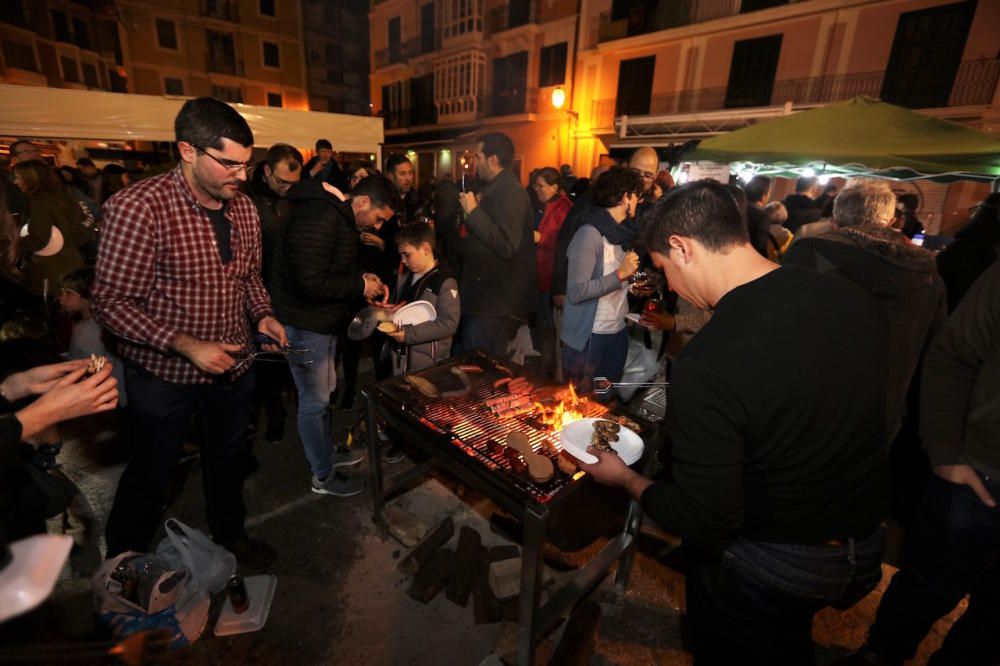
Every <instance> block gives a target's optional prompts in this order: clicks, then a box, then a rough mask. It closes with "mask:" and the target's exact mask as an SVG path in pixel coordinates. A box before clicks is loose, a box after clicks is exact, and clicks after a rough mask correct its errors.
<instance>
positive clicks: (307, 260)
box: [271, 180, 364, 333]
mask: <svg viewBox="0 0 1000 666" xmlns="http://www.w3.org/2000/svg"><path fill="white" fill-rule="evenodd" d="M288 199H289V200H290V201H291V202H293V203H294V204H295V208H294V210H293V211H292V214H291V216H290V217H289V218H288V222H287V223H286V224H285V232H284V237H283V241H282V244H281V256H280V257H279V258H278V260H277V270H276V271H275V272H274V276H273V277H274V284H273V285H272V291H271V300H272V301H273V304H274V310H275V314H277V316H278V320H279V321H281V323H283V324H287V325H289V326H294V327H296V328H301V329H305V330H308V331H314V332H316V333H340V332H341V331H342V330H343V329H344V327H345V326H346V325H347V322H348V321H349V320H350V317H351V316H352V315H353V314H354V313H353V312H351V308H350V303H352V302H355V301H356V300H357V298H358V297H360V296H361V295H362V294H363V293H364V280H363V279H362V277H361V271H360V270H358V267H357V255H358V232H357V231H356V230H355V228H354V213H353V212H352V210H351V204H350V203H344V202H341V201H340V200H338V199H336V198H335V197H333V196H331V195H330V194H328V193H327V192H326V191H325V190H324V189H323V184H322V183H321V182H320V181H316V180H310V181H305V182H302V183H299V184H298V185H296V186H295V187H293V188H292V189H291V190H289V192H288Z"/></svg>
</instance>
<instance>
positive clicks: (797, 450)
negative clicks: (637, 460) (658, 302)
mask: <svg viewBox="0 0 1000 666" xmlns="http://www.w3.org/2000/svg"><path fill="white" fill-rule="evenodd" d="M645 236H646V243H647V246H648V248H649V251H650V256H651V258H652V260H653V263H654V265H655V266H656V267H657V268H658V269H660V270H662V271H663V272H664V273H665V275H666V278H667V282H668V284H669V285H670V288H671V289H673V290H674V291H676V292H677V293H678V294H679V295H680V296H681V297H682V298H684V299H686V300H688V301H690V302H691V303H693V304H695V305H696V306H697V307H699V308H701V309H704V310H712V311H713V316H712V319H711V320H710V321H709V323H708V324H706V325H705V327H704V328H703V329H702V330H701V331H700V332H699V333H698V334H697V335H696V336H695V337H694V338H693V339H692V340H691V342H690V343H689V344H688V346H687V347H686V348H685V349H684V351H683V352H682V353H681V354H680V356H679V357H678V358H677V360H676V362H675V363H674V365H673V371H672V376H671V378H670V379H671V390H670V409H669V413H668V419H669V420H668V426H669V436H670V439H671V440H672V443H673V459H672V469H671V474H670V478H669V480H655V481H654V480H651V479H648V478H645V477H643V476H641V475H639V474H637V473H636V472H634V471H632V470H631V469H629V468H628V467H627V466H625V464H624V463H623V462H622V461H621V459H619V458H618V456H617V455H615V454H614V453H611V452H607V451H598V450H596V449H594V448H591V449H590V452H591V453H593V454H594V455H595V456H596V457H597V458H598V462H597V463H595V464H592V465H589V464H582V465H581V467H582V468H583V469H584V470H586V471H587V472H589V473H590V474H592V475H593V476H594V478H596V479H597V480H598V481H600V482H603V483H607V484H610V485H617V486H620V487H622V488H624V489H625V490H626V491H627V492H628V493H629V494H630V495H632V496H633V497H635V498H637V499H639V500H641V502H642V506H643V508H644V510H645V511H646V512H647V513H648V514H649V516H650V517H651V518H652V519H653V520H655V521H656V522H657V523H658V524H659V525H660V526H661V527H662V528H663V529H666V530H668V531H670V532H673V533H675V534H678V535H680V536H681V537H682V538H683V543H684V552H685V555H686V567H685V583H686V587H687V592H686V596H687V616H688V619H689V621H690V625H691V629H692V637H693V646H692V647H693V652H694V656H695V662H696V663H711V664H716V663H718V664H727V663H743V664H746V663H752V664H792V663H794V664H802V663H813V662H814V659H815V658H814V655H813V645H812V640H811V636H810V630H811V625H812V617H813V615H814V614H815V613H816V612H817V611H819V610H820V609H822V608H824V607H826V606H833V607H836V608H847V607H849V606H851V605H853V604H854V603H856V602H857V601H858V600H860V599H861V598H862V597H864V596H865V595H866V594H867V593H868V592H869V591H871V590H872V589H873V588H874V587H875V585H876V584H877V583H878V581H879V579H880V578H881V556H882V545H883V538H884V528H883V527H882V521H883V519H884V518H885V515H886V513H887V504H888V499H887V488H886V481H887V474H886V468H885V456H886V452H887V448H888V445H887V441H886V433H885V399H886V397H885V396H886V349H887V339H886V323H885V321H884V316H883V315H882V313H881V312H880V310H879V308H878V305H877V304H876V303H875V302H874V301H873V300H872V299H871V298H870V297H869V296H868V295H867V294H865V293H864V292H863V291H861V290H860V289H858V288H856V287H855V286H854V285H853V284H850V283H849V282H847V281H845V280H841V279H839V278H835V277H831V276H826V275H821V274H819V273H814V272H810V271H806V270H803V269H800V268H797V267H787V266H786V267H779V266H778V265H777V264H774V263H773V262H771V261H769V260H768V259H766V258H765V257H762V256H761V255H760V254H758V253H757V252H756V251H755V250H754V249H753V247H752V246H751V245H750V242H749V238H748V236H747V229H746V225H745V224H744V222H743V219H742V216H741V215H740V212H739V209H738V207H737V204H736V201H735V200H734V199H733V197H732V195H731V194H730V192H729V191H728V189H727V188H726V187H725V186H724V185H720V184H718V183H715V182H713V181H698V182H694V183H690V184H688V185H685V186H683V187H680V188H678V189H677V190H674V191H673V192H671V193H670V194H669V195H667V196H666V197H664V198H663V199H661V200H660V201H659V202H658V203H657V204H656V206H655V207H654V209H653V210H652V211H651V213H650V217H649V218H648V222H647V228H646V232H645ZM779 357H780V358H781V359H782V366H783V367H782V368H781V372H776V371H775V366H774V359H775V358H779Z"/></svg>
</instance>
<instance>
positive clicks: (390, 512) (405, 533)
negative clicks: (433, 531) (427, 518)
mask: <svg viewBox="0 0 1000 666" xmlns="http://www.w3.org/2000/svg"><path fill="white" fill-rule="evenodd" d="M385 521H386V525H387V526H388V528H389V534H391V535H392V538H394V539H395V540H396V541H398V542H399V543H401V544H403V545H404V546H406V547H407V548H412V547H414V546H416V545H417V544H418V543H420V540H421V539H423V538H424V537H425V536H427V525H425V524H424V522H423V521H422V520H420V519H419V518H417V517H416V516H415V515H414V514H413V513H411V512H409V511H407V510H406V509H403V508H401V507H398V506H389V507H386V509H385Z"/></svg>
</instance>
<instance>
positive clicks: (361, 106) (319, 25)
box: [302, 0, 371, 116]
mask: <svg viewBox="0 0 1000 666" xmlns="http://www.w3.org/2000/svg"><path fill="white" fill-rule="evenodd" d="M302 30H303V36H304V38H305V54H306V66H307V74H308V88H309V108H310V109H312V110H313V111H329V112H330V113H350V114H355V115H364V116H367V115H369V114H370V113H371V104H370V101H369V93H368V70H369V63H368V0H337V1H336V2H330V1H329V0H303V1H302Z"/></svg>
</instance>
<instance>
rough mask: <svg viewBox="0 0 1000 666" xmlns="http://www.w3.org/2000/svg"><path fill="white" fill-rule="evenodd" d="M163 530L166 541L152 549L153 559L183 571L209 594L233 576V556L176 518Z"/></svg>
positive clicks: (220, 587)
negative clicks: (154, 555) (154, 550)
mask: <svg viewBox="0 0 1000 666" xmlns="http://www.w3.org/2000/svg"><path fill="white" fill-rule="evenodd" d="M164 527H165V528H166V530H167V538H166V539H164V540H163V541H161V542H160V545H158V546H157V547H156V557H157V558H158V559H160V560H162V561H163V563H164V564H166V565H167V566H168V567H170V568H171V569H183V570H185V571H187V572H188V573H189V574H191V580H192V582H193V583H194V584H195V585H196V586H197V587H199V588H200V589H202V590H204V591H206V592H208V593H209V594H215V593H216V592H219V591H221V590H222V589H223V588H224V587H225V586H226V581H228V580H229V579H230V577H231V576H232V575H233V574H234V573H236V556H235V555H233V554H232V553H230V552H229V551H228V550H226V549H225V548H223V547H222V546H220V545H219V544H217V543H215V542H214V541H212V540H211V539H209V538H208V537H207V536H205V535H204V534H203V533H201V532H199V531H198V530H196V529H194V528H193V527H189V526H187V525H185V524H184V523H182V522H181V521H179V520H177V519H176V518H168V519H167V521H166V522H165V523H164Z"/></svg>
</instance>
